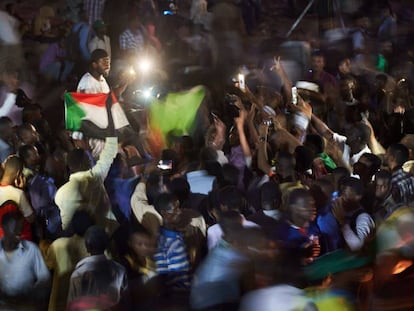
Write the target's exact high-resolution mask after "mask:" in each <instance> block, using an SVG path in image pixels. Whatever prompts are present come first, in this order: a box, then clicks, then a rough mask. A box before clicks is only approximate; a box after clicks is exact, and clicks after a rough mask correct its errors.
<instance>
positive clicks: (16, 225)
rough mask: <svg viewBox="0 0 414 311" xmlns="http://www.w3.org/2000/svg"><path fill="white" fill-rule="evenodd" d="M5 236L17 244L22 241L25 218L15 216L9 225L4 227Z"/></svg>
mask: <svg viewBox="0 0 414 311" xmlns="http://www.w3.org/2000/svg"><path fill="white" fill-rule="evenodd" d="M3 230H4V237H5V238H7V239H8V240H9V241H11V242H12V243H13V244H15V245H16V246H17V244H18V243H19V241H20V235H21V234H22V231H23V218H22V217H15V219H13V220H11V221H10V222H9V223H8V225H7V226H5V227H4V228H3Z"/></svg>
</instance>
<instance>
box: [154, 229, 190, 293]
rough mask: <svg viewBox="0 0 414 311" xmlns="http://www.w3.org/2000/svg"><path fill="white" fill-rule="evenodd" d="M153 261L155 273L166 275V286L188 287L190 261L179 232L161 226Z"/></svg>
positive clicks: (172, 287) (175, 287)
mask: <svg viewBox="0 0 414 311" xmlns="http://www.w3.org/2000/svg"><path fill="white" fill-rule="evenodd" d="M154 261H155V265H156V271H157V273H158V274H164V275H167V282H166V284H167V287H170V288H171V289H188V288H189V287H190V273H189V271H190V262H189V260H188V254H187V249H186V245H185V243H184V240H183V238H182V236H181V234H180V233H179V232H177V231H172V230H168V229H166V228H163V227H162V228H161V229H160V236H159V238H158V247H157V252H156V253H155V255H154Z"/></svg>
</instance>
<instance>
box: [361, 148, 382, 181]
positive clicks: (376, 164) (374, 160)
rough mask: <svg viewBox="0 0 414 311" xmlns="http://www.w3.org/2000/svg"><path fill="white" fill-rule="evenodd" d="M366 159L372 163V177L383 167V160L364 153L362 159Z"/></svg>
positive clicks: (369, 168)
mask: <svg viewBox="0 0 414 311" xmlns="http://www.w3.org/2000/svg"><path fill="white" fill-rule="evenodd" d="M362 157H364V158H365V159H367V160H368V162H369V163H370V165H369V167H368V170H369V173H370V175H371V176H372V175H374V174H375V172H376V171H378V170H379V169H380V167H381V159H380V158H379V157H378V156H376V155H375V154H373V153H368V152H366V153H364V154H362V156H361V158H362Z"/></svg>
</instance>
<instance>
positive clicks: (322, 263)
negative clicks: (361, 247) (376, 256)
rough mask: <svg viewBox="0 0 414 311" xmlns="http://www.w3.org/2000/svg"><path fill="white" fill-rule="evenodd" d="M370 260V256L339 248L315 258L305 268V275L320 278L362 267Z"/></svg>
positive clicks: (310, 278)
mask: <svg viewBox="0 0 414 311" xmlns="http://www.w3.org/2000/svg"><path fill="white" fill-rule="evenodd" d="M372 260H373V259H372V257H368V256H359V255H356V254H353V253H351V252H349V251H346V250H343V249H340V250H336V251H334V252H331V253H328V254H326V255H323V256H321V257H319V258H317V259H316V260H315V261H314V262H313V263H312V264H310V265H309V266H307V267H306V268H305V275H306V277H307V278H308V279H309V280H313V281H315V280H322V279H324V278H325V277H327V276H328V275H330V274H335V273H339V272H343V271H347V270H351V269H355V268H359V267H363V266H365V265H368V264H370V263H371V262H372Z"/></svg>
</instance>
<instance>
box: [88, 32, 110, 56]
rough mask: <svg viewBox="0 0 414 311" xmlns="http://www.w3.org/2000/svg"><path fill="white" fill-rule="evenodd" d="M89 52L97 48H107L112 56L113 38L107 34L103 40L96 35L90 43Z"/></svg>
mask: <svg viewBox="0 0 414 311" xmlns="http://www.w3.org/2000/svg"><path fill="white" fill-rule="evenodd" d="M88 48H89V52H91V53H92V52H93V51H94V50H96V49H102V50H105V51H106V52H107V53H108V56H109V58H111V40H110V39H109V37H108V36H107V35H105V36H104V38H103V40H102V39H101V38H99V37H98V36H95V37H93V38H92V39H91V41H89V43H88Z"/></svg>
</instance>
